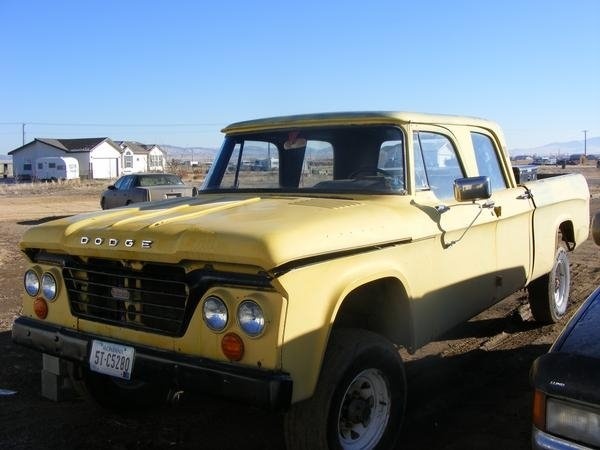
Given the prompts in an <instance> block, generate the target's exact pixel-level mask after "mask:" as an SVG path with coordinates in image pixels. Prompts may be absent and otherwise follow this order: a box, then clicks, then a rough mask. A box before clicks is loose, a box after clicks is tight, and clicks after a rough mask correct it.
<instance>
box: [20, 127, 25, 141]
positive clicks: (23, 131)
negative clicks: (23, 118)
mask: <svg viewBox="0 0 600 450" xmlns="http://www.w3.org/2000/svg"><path fill="white" fill-rule="evenodd" d="M21 136H22V137H23V143H22V144H21V145H25V123H22V124H21Z"/></svg>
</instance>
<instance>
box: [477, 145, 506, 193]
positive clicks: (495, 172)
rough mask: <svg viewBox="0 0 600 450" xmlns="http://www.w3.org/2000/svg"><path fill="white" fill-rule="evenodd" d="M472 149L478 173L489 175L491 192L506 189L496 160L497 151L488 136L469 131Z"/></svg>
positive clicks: (498, 162)
mask: <svg viewBox="0 0 600 450" xmlns="http://www.w3.org/2000/svg"><path fill="white" fill-rule="evenodd" d="M471 140H472V141H473V150H474V151H475V160H476V161H477V169H478V171H479V175H482V176H488V177H490V184H491V186H492V192H493V191H497V190H500V189H506V180H505V179H504V176H503V175H502V168H501V167H500V161H499V160H498V152H497V151H496V147H495V146H494V143H493V142H492V140H491V139H490V137H489V136H487V135H485V134H482V133H471Z"/></svg>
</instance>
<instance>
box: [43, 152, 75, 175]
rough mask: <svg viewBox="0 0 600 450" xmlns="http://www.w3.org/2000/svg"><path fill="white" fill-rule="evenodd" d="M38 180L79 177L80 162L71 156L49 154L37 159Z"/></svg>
mask: <svg viewBox="0 0 600 450" xmlns="http://www.w3.org/2000/svg"><path fill="white" fill-rule="evenodd" d="M34 178H35V179H36V180H74V179H77V178H79V162H78V161H77V159H75V158H72V157H69V156H47V157H43V158H38V159H36V160H35V166H34Z"/></svg>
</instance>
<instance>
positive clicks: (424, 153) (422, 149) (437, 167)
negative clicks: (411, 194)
mask: <svg viewBox="0 0 600 450" xmlns="http://www.w3.org/2000/svg"><path fill="white" fill-rule="evenodd" d="M415 135H416V136H413V139H416V144H417V145H415V146H414V148H415V177H416V178H417V180H416V181H417V183H416V185H417V189H424V188H425V183H427V186H429V188H430V189H431V190H432V191H433V193H434V194H435V195H436V196H437V197H438V198H440V199H451V198H453V197H454V180H456V179H457V178H463V177H464V172H463V170H462V167H461V165H460V162H459V160H458V155H457V154H456V149H455V148H454V145H452V142H451V141H450V139H448V138H447V137H446V136H444V135H443V134H439V133H431V132H427V131H420V132H418V133H415ZM419 153H420V155H419ZM419 160H420V161H419ZM420 164H422V166H421V167H419V165H420ZM423 169H424V170H423ZM423 172H424V173H423ZM419 175H421V178H419ZM423 175H424V176H425V178H424V179H423Z"/></svg>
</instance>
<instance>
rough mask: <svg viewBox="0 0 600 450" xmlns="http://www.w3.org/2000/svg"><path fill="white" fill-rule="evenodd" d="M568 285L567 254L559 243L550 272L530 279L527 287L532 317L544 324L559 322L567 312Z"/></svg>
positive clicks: (569, 280)
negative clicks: (535, 278)
mask: <svg viewBox="0 0 600 450" xmlns="http://www.w3.org/2000/svg"><path fill="white" fill-rule="evenodd" d="M561 242H562V241H561ZM570 285H571V272H570V269H569V256H568V254H567V250H566V249H565V248H564V246H563V245H559V246H558V247H557V249H556V254H555V256H554V265H553V266H552V270H551V271H550V273H548V274H546V275H544V276H542V277H540V278H538V279H537V280H534V281H532V282H531V284H530V285H529V287H528V288H527V290H528V294H529V305H530V307H531V314H532V315H533V318H534V319H535V320H536V321H538V322H541V323H545V324H552V323H557V322H559V321H560V320H561V319H562V318H563V317H564V316H565V315H566V313H567V307H568V306H569V291H570Z"/></svg>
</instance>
